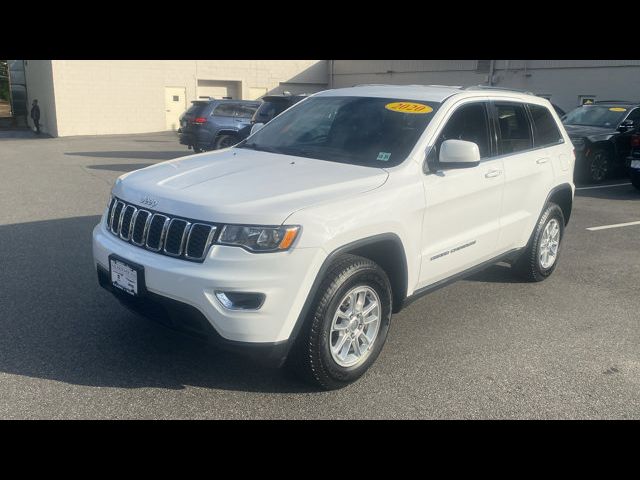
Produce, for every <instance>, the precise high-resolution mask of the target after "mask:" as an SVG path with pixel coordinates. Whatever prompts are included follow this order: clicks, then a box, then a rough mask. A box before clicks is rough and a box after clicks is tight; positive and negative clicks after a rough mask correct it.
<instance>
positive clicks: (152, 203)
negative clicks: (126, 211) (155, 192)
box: [140, 197, 158, 208]
mask: <svg viewBox="0 0 640 480" xmlns="http://www.w3.org/2000/svg"><path fill="white" fill-rule="evenodd" d="M140 203H142V204H143V205H146V206H147V207H149V208H153V207H155V206H156V205H157V204H158V200H155V199H153V198H151V197H142V199H141V200H140Z"/></svg>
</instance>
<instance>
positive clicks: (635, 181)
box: [631, 174, 640, 190]
mask: <svg viewBox="0 0 640 480" xmlns="http://www.w3.org/2000/svg"><path fill="white" fill-rule="evenodd" d="M631 184H632V185H633V186H634V187H636V188H637V189H638V190H640V174H634V175H631Z"/></svg>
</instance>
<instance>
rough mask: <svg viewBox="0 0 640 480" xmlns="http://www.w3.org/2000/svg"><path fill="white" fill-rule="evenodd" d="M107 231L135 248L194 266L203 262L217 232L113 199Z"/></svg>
mask: <svg viewBox="0 0 640 480" xmlns="http://www.w3.org/2000/svg"><path fill="white" fill-rule="evenodd" d="M107 229H108V230H109V231H110V232H111V233H112V234H114V235H116V236H118V237H119V238H120V239H122V240H124V241H126V242H129V243H131V244H133V245H136V246H137V247H141V248H145V249H147V250H151V251H152V252H156V253H160V254H162V255H168V256H171V257H176V258H181V259H183V260H189V261H194V262H202V261H203V260H204V257H205V256H206V255H207V252H208V250H209V247H210V246H211V244H212V243H213V239H214V236H215V233H216V231H217V227H216V225H213V224H210V223H205V222H199V221H195V220H190V219H184V218H177V217H172V216H170V215H167V214H164V213H160V212H154V211H151V210H145V209H142V208H138V207H137V206H136V205H133V204H130V203H126V202H123V201H122V200H120V199H118V198H115V197H113V199H112V200H111V202H110V203H109V210H108V212H107Z"/></svg>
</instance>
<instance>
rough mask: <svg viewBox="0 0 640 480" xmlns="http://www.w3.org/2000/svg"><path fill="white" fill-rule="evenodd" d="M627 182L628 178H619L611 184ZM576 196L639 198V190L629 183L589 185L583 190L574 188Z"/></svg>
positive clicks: (614, 198)
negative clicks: (611, 185)
mask: <svg viewBox="0 0 640 480" xmlns="http://www.w3.org/2000/svg"><path fill="white" fill-rule="evenodd" d="M629 182H630V180H629V179H628V178H621V179H620V180H619V181H618V182H616V183H614V184H613V185H618V184H622V183H629ZM582 188H584V187H582ZM576 197H589V198H602V199H605V200H640V190H638V189H637V188H635V187H634V186H633V185H631V184H629V185H623V186H619V187H607V186H604V185H602V188H591V187H590V186H589V187H587V188H586V189H585V190H576Z"/></svg>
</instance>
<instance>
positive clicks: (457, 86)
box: [354, 83, 464, 89]
mask: <svg viewBox="0 0 640 480" xmlns="http://www.w3.org/2000/svg"><path fill="white" fill-rule="evenodd" d="M354 87H438V88H459V89H462V88H464V87H462V86H461V85H418V84H415V83H414V84H411V85H401V84H390V83H359V84H358V85H354Z"/></svg>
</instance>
